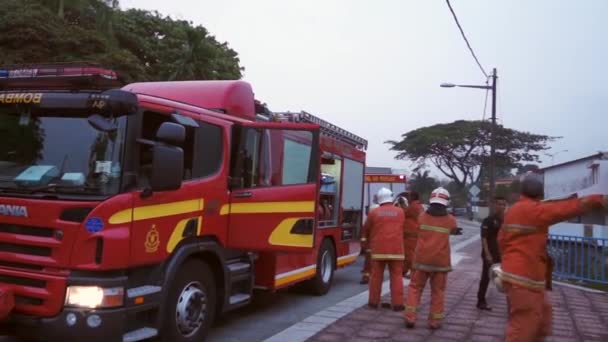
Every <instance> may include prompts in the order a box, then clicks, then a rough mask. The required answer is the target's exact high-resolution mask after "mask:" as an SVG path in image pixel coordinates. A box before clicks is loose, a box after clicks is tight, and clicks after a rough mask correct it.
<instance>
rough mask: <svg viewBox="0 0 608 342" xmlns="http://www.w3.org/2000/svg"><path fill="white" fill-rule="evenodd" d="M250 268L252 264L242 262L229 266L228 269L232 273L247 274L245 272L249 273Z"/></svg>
mask: <svg viewBox="0 0 608 342" xmlns="http://www.w3.org/2000/svg"><path fill="white" fill-rule="evenodd" d="M250 268H251V264H249V263H246V262H242V261H241V262H235V263H232V264H228V269H229V270H230V273H240V272H245V271H249V269H250Z"/></svg>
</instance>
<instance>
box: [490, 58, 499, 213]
mask: <svg viewBox="0 0 608 342" xmlns="http://www.w3.org/2000/svg"><path fill="white" fill-rule="evenodd" d="M491 77H492V125H491V126H490V168H489V171H488V172H489V181H490V194H489V203H488V204H489V205H490V214H494V197H495V195H496V173H495V172H496V156H495V150H496V79H497V78H498V75H497V74H496V68H494V69H492V76H491Z"/></svg>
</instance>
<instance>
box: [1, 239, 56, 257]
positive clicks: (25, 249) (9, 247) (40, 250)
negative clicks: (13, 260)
mask: <svg viewBox="0 0 608 342" xmlns="http://www.w3.org/2000/svg"><path fill="white" fill-rule="evenodd" d="M0 252H8V253H16V254H29V255H37V256H46V257H48V256H51V253H52V250H51V248H50V247H40V246H28V245H20V244H19V245H18V244H14V243H6V242H0Z"/></svg>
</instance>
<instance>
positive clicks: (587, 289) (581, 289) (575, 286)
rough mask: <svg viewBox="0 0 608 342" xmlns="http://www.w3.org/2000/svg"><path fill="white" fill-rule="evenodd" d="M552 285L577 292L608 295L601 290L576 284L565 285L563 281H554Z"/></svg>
mask: <svg viewBox="0 0 608 342" xmlns="http://www.w3.org/2000/svg"><path fill="white" fill-rule="evenodd" d="M552 283H553V284H554V285H559V286H563V287H570V288H573V289H576V290H580V291H585V292H591V293H602V294H606V292H604V291H600V290H596V289H590V288H588V287H584V286H579V285H574V284H568V283H564V282H561V281H556V280H553V282H552Z"/></svg>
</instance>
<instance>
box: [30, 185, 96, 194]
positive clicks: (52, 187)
mask: <svg viewBox="0 0 608 342" xmlns="http://www.w3.org/2000/svg"><path fill="white" fill-rule="evenodd" d="M57 189H74V190H90V191H93V190H94V191H99V190H100V188H97V187H92V186H88V185H67V184H57V183H52V184H47V185H44V186H39V187H37V188H28V189H27V190H28V193H30V194H33V193H35V192H40V191H46V190H55V191H57Z"/></svg>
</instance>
